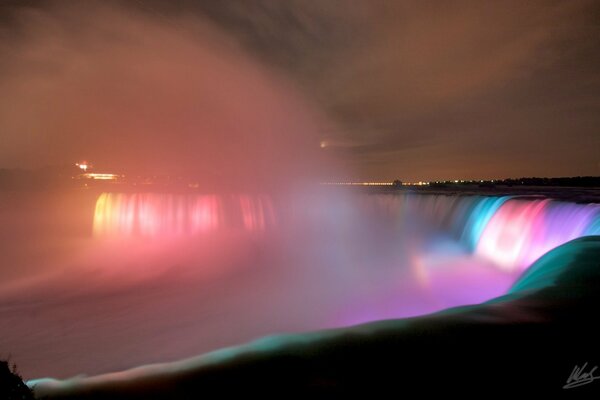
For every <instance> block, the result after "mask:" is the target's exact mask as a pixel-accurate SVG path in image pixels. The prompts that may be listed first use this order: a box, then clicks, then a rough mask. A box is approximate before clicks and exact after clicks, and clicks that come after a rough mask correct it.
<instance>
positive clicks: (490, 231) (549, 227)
mask: <svg viewBox="0 0 600 400" xmlns="http://www.w3.org/2000/svg"><path fill="white" fill-rule="evenodd" d="M599 218H600V206H599V205H595V204H588V205H581V204H569V203H560V202H553V201H551V200H516V199H513V200H510V201H507V202H506V203H505V204H503V205H502V206H501V207H500V208H499V209H498V210H497V211H496V212H495V213H494V215H493V216H492V218H491V219H490V221H489V223H488V224H487V225H486V227H485V229H484V230H483V232H482V234H481V237H480V240H479V243H478V245H477V248H476V251H475V252H476V254H479V255H482V256H484V257H486V258H489V259H491V260H493V261H494V262H495V263H496V264H497V265H498V266H500V267H501V268H504V269H506V270H524V269H525V268H527V267H528V266H529V265H531V264H532V263H533V262H534V261H535V260H537V259H538V258H540V257H541V256H542V255H544V254H545V253H547V252H548V251H550V250H552V249H553V248H555V247H557V246H559V245H561V244H563V243H566V242H568V241H570V240H573V239H576V238H578V237H582V236H586V235H598V234H600V229H598V228H599V227H600V225H599V224H598V219H599Z"/></svg>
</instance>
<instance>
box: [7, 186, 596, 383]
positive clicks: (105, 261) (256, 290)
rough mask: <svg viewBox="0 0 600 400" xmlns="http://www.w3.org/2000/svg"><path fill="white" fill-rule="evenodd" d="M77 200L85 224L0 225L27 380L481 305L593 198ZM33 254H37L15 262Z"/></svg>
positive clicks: (558, 239)
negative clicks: (18, 270)
mask: <svg viewBox="0 0 600 400" xmlns="http://www.w3.org/2000/svg"><path fill="white" fill-rule="evenodd" d="M57 203H60V202H57ZM84 203H86V202H84ZM89 203H90V204H89V206H85V207H84V206H81V209H80V210H79V211H78V212H79V213H80V214H81V215H85V216H87V217H86V218H87V220H86V221H87V222H86V223H81V222H80V223H79V224H78V223H77V222H76V221H75V222H74V221H69V224H67V225H68V226H69V227H71V228H68V229H67V228H64V229H62V228H61V229H59V228H60V227H61V226H62V225H64V224H66V222H64V221H63V219H66V220H68V218H66V217H65V216H66V215H68V214H69V213H74V212H75V209H74V208H73V207H68V208H65V209H59V208H60V207H54V206H51V205H50V204H52V203H47V204H46V209H45V210H43V211H44V212H40V211H38V214H33V217H32V214H31V213H32V211H31V210H32V209H27V210H26V211H21V214H19V212H18V207H17V209H15V210H13V211H14V212H11V213H10V215H12V218H13V219H12V220H11V219H8V218H7V219H6V220H7V221H11V224H12V226H20V227H22V226H26V225H27V224H26V223H30V224H32V226H33V227H32V228H31V230H30V232H34V231H35V232H38V235H37V236H36V235H33V236H28V235H29V234H28V232H26V231H24V233H22V235H23V236H22V237H21V239H23V237H29V239H30V240H28V241H27V240H19V243H20V242H27V243H30V245H29V247H28V248H26V249H21V248H18V247H15V248H11V247H10V246H6V247H5V248H4V250H5V253H6V254H8V255H9V259H11V260H14V262H13V263H12V265H14V266H15V267H21V266H22V267H23V270H24V271H29V273H27V274H22V276H19V277H12V278H10V279H8V278H7V279H5V280H4V281H3V284H2V287H1V289H0V304H1V307H0V320H1V321H3V325H2V339H3V342H2V348H1V349H0V351H2V352H4V353H6V354H8V353H10V354H11V355H12V356H13V357H14V359H15V360H17V361H18V363H19V366H20V369H21V371H22V372H23V373H24V374H25V376H26V377H27V378H35V377H42V376H54V377H68V376H72V375H76V374H80V373H86V374H96V373H102V372H108V371H115V370H121V369H126V368H131V367H134V366H137V365H141V364H146V363H153V362H163V361H171V360H176V359H181V358H186V357H189V356H192V355H196V354H200V353H203V352H207V351H211V350H214V349H216V348H220V347H223V346H230V345H235V344H239V343H242V342H245V341H248V340H251V339H255V338H258V337H261V336H264V335H268V334H273V333H282V332H305V331H311V330H318V329H323V328H331V327H339V326H348V325H352V324H358V323H363V322H368V321H373V320H379V319H389V318H402V317H408V316H414V315H421V314H425V313H430V312H433V311H437V310H441V309H444V308H448V307H452V306H457V305H463V304H474V303H480V302H483V301H486V300H489V299H491V298H494V297H496V296H499V295H502V294H504V293H506V292H507V291H508V290H509V288H510V287H511V285H512V284H513V283H514V282H515V281H516V280H517V279H518V277H519V276H520V275H521V274H522V272H523V271H524V270H525V269H526V268H527V267H528V266H529V265H531V263H532V262H533V261H535V260H536V259H537V258H539V257H540V256H542V255H543V254H544V253H546V252H547V251H549V250H550V249H552V248H554V247H556V246H559V245H560V244H562V243H565V242H567V241H569V240H571V239H574V238H576V237H581V236H585V235H598V234H600V223H599V219H600V206H599V205H594V204H588V205H584V204H570V203H561V202H554V201H550V200H539V199H533V200H532V199H520V198H509V197H485V196H445V195H412V194H402V195H358V194H356V195H342V194H338V193H327V194H326V195H324V194H319V193H315V194H303V195H296V196H283V195H280V196H275V197H274V196H268V195H266V194H260V195H256V194H242V195H216V194H214V195H196V194H155V193H105V194H101V195H99V196H98V197H97V198H94V199H93V202H89ZM33 204H35V202H33ZM38 204H39V203H38ZM86 204H87V203H86ZM52 210H54V211H53V212H54V213H55V214H56V218H53V219H52V218H50V217H47V218H50V220H49V221H45V222H44V226H47V227H48V228H47V229H46V228H45V229H46V230H44V229H41V228H39V226H38V225H39V223H38V222H39V220H41V219H43V216H44V215H46V214H51V211H52ZM57 210H58V211H57ZM7 217H8V213H7ZM59 222H60V223H59ZM73 227H77V229H75V228H73ZM82 227H83V228H82ZM9 228H10V226H9V227H8V228H7V227H6V226H5V228H4V233H6V232H7V230H8V229H9ZM23 229H25V228H23ZM39 232H42V233H39ZM51 237H52V238H54V240H56V241H57V244H56V245H55V246H54V245H53V246H48V247H47V248H46V247H44V248H43V250H40V249H41V248H42V244H44V243H47V242H48V241H49V240H50V238H51ZM67 238H68V240H67ZM11 240H12V242H11ZM4 241H5V243H9V244H10V243H16V239H15V238H14V237H13V238H11V236H10V235H8V234H6V235H5V236H4ZM13 247H14V246H13ZM32 249H33V250H35V253H36V254H37V253H39V256H38V257H33V258H31V257H29V258H28V257H25V256H24V255H23V254H30V253H32ZM11 254H12V256H11ZM32 265H33V267H32ZM31 268H33V269H31Z"/></svg>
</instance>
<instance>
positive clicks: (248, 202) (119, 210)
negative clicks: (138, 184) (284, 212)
mask: <svg viewBox="0 0 600 400" xmlns="http://www.w3.org/2000/svg"><path fill="white" fill-rule="evenodd" d="M275 221H276V217H275V211H274V208H273V205H272V203H271V200H270V198H269V197H267V196H247V195H240V196H233V198H232V199H225V198H224V197H222V196H217V195H176V194H158V193H103V194H101V195H100V197H98V199H97V201H96V209H95V213H94V224H93V230H94V236H121V237H123V236H139V237H160V236H180V235H194V234H198V233H202V232H208V231H214V230H216V229H220V228H232V227H233V228H236V227H241V228H242V229H245V230H248V231H261V230H265V229H267V228H268V227H270V226H273V225H274V224H275Z"/></svg>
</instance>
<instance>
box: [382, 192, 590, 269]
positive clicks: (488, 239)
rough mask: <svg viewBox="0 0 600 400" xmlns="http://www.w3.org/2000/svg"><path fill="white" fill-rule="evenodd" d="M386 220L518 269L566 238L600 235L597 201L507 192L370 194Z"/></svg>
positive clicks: (506, 267)
mask: <svg viewBox="0 0 600 400" xmlns="http://www.w3.org/2000/svg"><path fill="white" fill-rule="evenodd" d="M371 197H373V198H374V200H373V203H374V204H376V206H377V207H379V208H380V209H381V210H383V211H384V213H385V214H387V215H388V216H389V217H390V218H396V219H398V220H399V221H400V222H403V223H404V224H407V225H409V227H410V228H411V229H412V228H415V227H416V226H417V225H422V224H428V225H429V226H430V227H433V228H437V229H438V230H439V231H440V232H444V233H445V234H447V235H448V236H450V237H453V238H454V239H456V240H457V241H459V243H461V244H462V245H463V246H464V247H465V248H466V249H467V250H468V251H469V252H472V253H474V254H476V255H477V256H480V257H483V258H486V259H489V260H492V261H493V262H494V263H495V264H496V265H497V266H498V267H499V268H501V269H503V270H505V271H508V272H519V271H522V270H524V269H525V268H527V267H528V266H530V265H531V264H532V263H533V262H534V261H535V260H537V259H538V258H539V257H541V256H542V255H544V254H545V253H547V252H548V251H550V250H552V249H553V248H555V247H557V246H560V245H561V244H563V243H566V242H568V241H570V240H573V239H576V238H579V237H582V236H591V235H600V204H575V203H566V202H560V201H553V200H549V199H545V200H539V199H526V198H511V197H509V196H503V197H498V196H455V195H426V194H425V195H420V194H401V195H374V196H371Z"/></svg>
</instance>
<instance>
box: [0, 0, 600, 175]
mask: <svg viewBox="0 0 600 400" xmlns="http://www.w3.org/2000/svg"><path fill="white" fill-rule="evenodd" d="M0 4H2V8H1V11H0V16H1V20H0V21H1V27H0V90H1V92H2V98H1V99H0V166H2V167H24V166H28V165H34V166H39V165H45V164H52V163H59V162H60V161H61V160H64V159H68V160H69V161H70V159H80V158H83V157H88V158H93V159H94V160H95V161H96V162H99V163H101V164H102V163H103V164H104V165H109V166H111V167H120V166H122V167H124V168H127V167H129V168H131V167H132V165H127V160H133V161H134V162H133V161H132V162H130V164H136V165H141V166H144V167H145V168H147V167H148V166H149V165H160V166H161V168H163V167H164V168H167V169H169V168H171V169H172V167H173V165H175V164H178V163H179V164H178V165H184V166H188V167H190V168H191V166H193V167H197V168H199V169H200V170H202V171H209V173H210V174H212V175H219V176H222V177H226V176H227V173H226V172H225V173H224V172H223V170H224V169H227V168H228V167H224V166H223V165H221V164H219V163H220V162H221V160H229V161H230V160H232V159H234V160H236V162H235V163H236V164H237V165H238V167H239V168H237V169H236V168H233V169H232V170H231V171H229V172H232V173H238V172H239V171H243V170H244V171H245V170H248V169H249V168H251V166H252V165H254V164H255V163H259V164H261V165H260V166H259V167H258V168H259V171H269V170H271V169H273V167H274V165H286V168H283V171H285V173H295V172H297V171H304V170H306V168H307V166H309V165H312V164H314V163H313V162H312V161H314V160H317V159H319V160H321V158H323V157H324V158H331V157H333V158H335V159H336V160H337V162H338V165H339V164H341V165H342V168H341V169H339V168H338V169H337V172H335V173H333V172H331V173H332V175H331V176H340V177H345V178H349V179H356V180H359V179H361V180H362V179H369V180H370V179H376V180H387V179H395V178H401V179H404V180H436V179H454V178H464V179H480V178H492V179H493V178H502V177H517V176H575V175H599V174H600V134H599V133H600V132H599V128H600V51H598V49H600V3H598V2H594V1H578V0H572V1H522V0H520V1H511V0H506V1H489V2H488V1H434V2H430V1H423V0H420V1H376V0H369V1H330V0H319V1H312V0H303V1H297V0H286V1H273V0H267V1H250V0H234V1H231V0H230V1H212V0H209V1H192V0H179V1H168V2H167V1H150V0H139V1H104V2H95V1H82V2H73V1H15V0H13V1H3V2H2V3H0ZM208 131H210V132H211V134H208V133H206V132H208ZM142 138H143V140H142ZM142 141H143V142H144V143H143V144H140V143H141V142H142ZM321 145H323V146H324V147H323V148H322V147H321ZM190 148H195V149H200V148H201V149H203V150H198V151H201V153H202V158H203V159H205V160H208V161H206V162H205V163H198V162H197V161H196V160H197V158H198V157H196V155H197V152H191V151H190V150H189V149H190ZM223 149H227V150H223ZM330 156H331V157H330ZM158 160H160V161H158ZM237 160H241V161H240V162H239V163H238V161H237ZM290 160H291V161H290ZM319 162H321V161H319ZM211 165H212V167H211ZM320 165H321V166H325V165H328V164H326V163H321V164H320ZM215 166H217V167H215ZM324 169H325V170H326V169H327V168H324ZM332 171H333V169H332ZM321 172H322V171H321ZM265 173H266V172H265ZM336 174H337V175H336Z"/></svg>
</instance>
